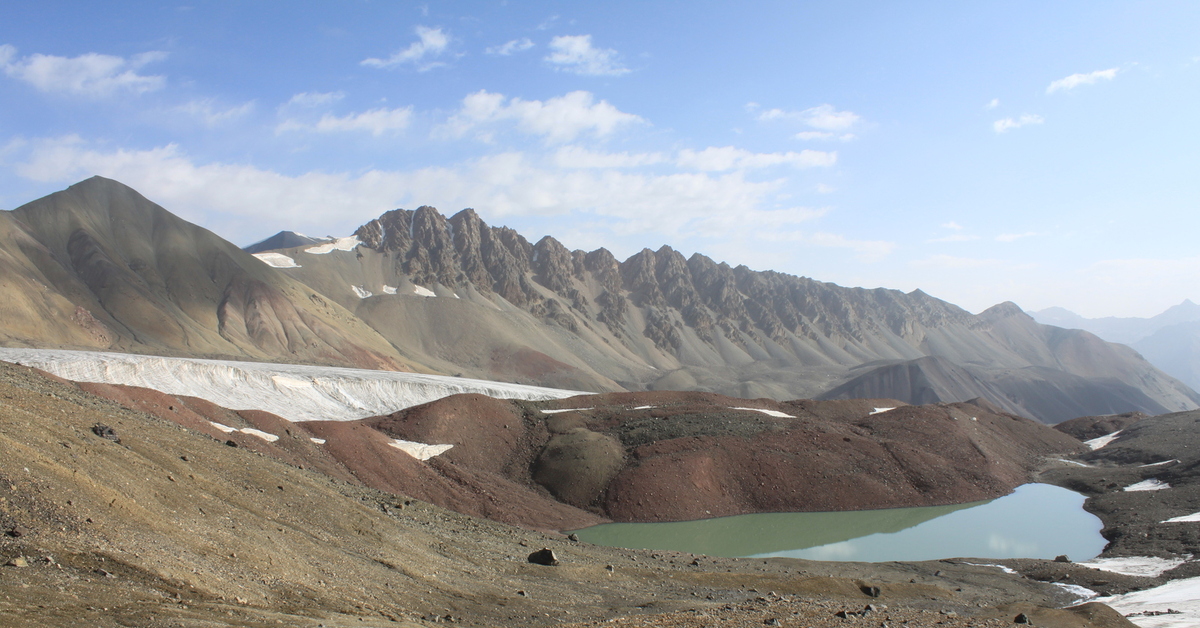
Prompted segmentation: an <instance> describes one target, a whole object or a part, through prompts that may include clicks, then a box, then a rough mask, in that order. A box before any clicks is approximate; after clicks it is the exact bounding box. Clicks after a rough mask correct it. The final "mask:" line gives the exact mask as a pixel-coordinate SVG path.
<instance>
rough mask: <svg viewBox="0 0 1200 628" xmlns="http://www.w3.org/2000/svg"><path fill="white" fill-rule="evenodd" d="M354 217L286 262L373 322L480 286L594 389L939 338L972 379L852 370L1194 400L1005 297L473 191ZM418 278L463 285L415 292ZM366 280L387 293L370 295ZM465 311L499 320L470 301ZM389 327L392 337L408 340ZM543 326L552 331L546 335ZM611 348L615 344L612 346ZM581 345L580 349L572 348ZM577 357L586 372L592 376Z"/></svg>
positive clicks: (1130, 355) (870, 353)
mask: <svg viewBox="0 0 1200 628" xmlns="http://www.w3.org/2000/svg"><path fill="white" fill-rule="evenodd" d="M354 235H355V237H357V238H358V239H359V240H360V241H361V246H359V247H358V249H357V250H356V251H355V252H354V253H353V254H351V253H349V252H336V251H335V252H333V253H332V254H324V255H308V254H305V253H304V249H302V248H300V249H289V250H288V251H287V252H288V253H290V254H292V255H295V256H296V258H297V262H298V263H299V265H300V266H302V267H303V268H294V269H293V268H286V269H282V270H283V271H284V272H287V273H289V274H292V275H293V276H295V277H297V278H299V279H301V280H302V281H305V282H306V283H309V284H310V285H312V286H313V287H315V288H317V289H319V290H322V291H323V292H325V293H326V294H330V295H339V297H338V298H340V299H341V300H340V302H341V303H342V304H343V305H345V306H346V307H347V308H351V309H355V311H356V312H357V313H358V314H359V315H360V316H362V317H363V318H364V320H367V321H368V322H369V323H371V324H372V325H374V326H375V327H376V328H377V329H383V328H384V327H386V326H387V325H388V321H389V320H395V319H396V318H398V317H403V318H406V319H414V318H416V319H420V318H422V317H440V316H445V315H450V310H455V311H456V313H457V314H459V315H463V310H469V309H470V308H471V307H472V305H470V304H475V305H481V306H482V307H481V308H479V311H478V312H476V313H478V314H481V315H482V318H484V319H486V318H487V317H488V316H487V314H488V313H487V312H485V310H487V309H489V307H490V308H492V309H496V308H497V307H498V308H500V309H504V310H506V314H508V315H510V316H513V317H523V318H522V320H524V321H526V322H527V323H529V324H531V325H534V326H535V327H536V333H534V334H525V335H524V336H522V337H521V338H520V339H519V340H518V344H523V345H524V346H529V347H535V348H536V352H539V353H542V354H543V355H545V356H547V357H549V358H551V359H552V360H555V361H558V362H560V363H561V364H562V365H564V366H566V367H569V368H571V369H576V370H577V371H578V372H576V373H575V375H574V376H571V377H567V379H568V380H569V381H572V382H573V383H574V385H578V386H583V387H585V388H586V387H591V388H592V389H594V390H597V389H601V390H602V389H605V388H604V387H603V386H597V385H596V381H597V377H595V376H599V378H600V380H601V383H602V384H603V381H602V380H608V381H611V382H613V383H615V384H617V385H618V386H620V387H622V388H626V389H639V388H643V387H645V388H650V389H698V390H708V391H713V392H721V393H723V394H737V395H740V396H743V397H756V396H765V397H774V398H776V399H787V398H795V397H808V396H817V395H819V394H821V393H827V394H828V393H830V391H831V389H833V388H835V386H837V385H838V384H841V383H843V382H845V381H846V380H847V379H848V377H849V376H850V375H851V373H850V372H849V369H851V368H857V367H861V366H862V365H863V364H870V363H877V364H879V365H880V366H881V367H882V368H886V367H887V366H888V365H894V364H897V363H909V362H913V361H918V362H914V363H919V361H921V360H925V359H926V358H929V357H931V356H932V357H938V358H941V359H944V360H946V361H948V363H950V364H952V365H954V368H957V369H963V370H964V371H963V372H964V373H967V374H968V375H967V376H965V379H964V381H968V380H969V382H970V383H969V384H967V385H963V386H950V387H946V386H933V387H925V388H926V390H924V391H922V390H916V389H914V388H913V387H912V386H911V384H912V382H911V381H909V382H901V381H899V380H896V379H895V378H887V377H885V376H883V374H882V371H881V372H880V373H879V374H876V375H874V376H872V375H870V373H867V374H864V373H863V370H862V369H861V368H859V369H858V370H856V371H855V372H854V373H853V374H852V375H853V376H855V379H856V380H857V381H858V383H859V384H860V385H861V384H862V382H863V378H864V377H866V378H867V379H870V378H871V377H876V378H882V379H881V382H883V385H874V386H869V388H870V389H871V391H872V393H873V394H871V395H870V396H873V397H892V398H896V399H900V400H903V401H906V402H909V403H928V402H932V401H965V400H967V399H972V398H975V397H981V396H982V397H984V398H987V399H989V400H991V401H992V402H993V403H995V404H997V406H998V407H1001V408H1004V409H1005V410H1007V411H1009V412H1014V413H1019V414H1023V415H1026V416H1036V417H1039V418H1042V419H1043V420H1049V421H1058V420H1063V419H1066V418H1071V417H1073V416H1077V415H1076V414H1072V413H1073V412H1081V413H1085V414H1086V413H1093V414H1100V413H1105V412H1115V411H1129V410H1130V409H1142V410H1143V411H1147V412H1163V411H1168V410H1171V409H1177V408H1184V407H1192V406H1194V405H1195V404H1196V403H1197V402H1200V397H1197V396H1196V394H1195V393H1194V392H1192V391H1191V390H1189V389H1188V388H1187V387H1186V386H1183V385H1181V384H1180V383H1179V382H1177V381H1174V380H1171V378H1169V377H1166V376H1164V375H1163V374H1162V373H1159V372H1157V371H1156V370H1155V369H1153V367H1151V366H1150V365H1149V364H1146V363H1145V361H1144V360H1142V359H1141V358H1140V356H1138V355H1137V354H1136V353H1134V352H1132V351H1129V350H1128V349H1127V348H1124V347H1120V346H1118V345H1112V344H1109V343H1105V342H1103V341H1101V340H1100V339H1098V338H1096V337H1095V336H1092V335H1091V334H1087V333H1084V332H1077V331H1071V330H1061V329H1057V328H1053V327H1048V326H1043V325H1039V324H1037V323H1036V322H1035V321H1033V319H1032V318H1030V317H1029V316H1028V315H1026V314H1025V313H1024V312H1022V311H1021V310H1020V308H1019V307H1017V306H1016V305H1014V304H1011V303H1004V304H1000V305H998V306H995V307H993V308H990V309H989V310H987V311H985V312H983V313H981V314H979V315H973V314H971V313H970V312H967V311H966V310H963V309H961V308H959V307H957V306H954V305H952V304H950V303H947V302H945V301H941V300H939V299H936V298H934V297H931V296H929V295H927V294H925V293H923V292H921V291H920V290H916V291H913V292H911V293H907V294H906V293H903V292H900V291H897V290H887V289H882V288H879V289H863V288H844V287H841V286H837V285H835V284H831V283H825V282H820V281H816V280H813V279H810V278H806V277H797V276H793V275H788V274H784V273H779V272H774V271H762V272H760V271H754V270H751V269H749V268H748V267H746V266H737V267H731V266H730V265H728V264H726V263H718V262H715V261H714V260H712V259H710V258H708V257H706V256H704V255H702V254H699V253H697V254H693V255H692V256H691V257H687V258H685V257H684V256H683V255H682V254H681V253H679V252H678V251H675V250H673V249H672V248H670V247H669V246H663V247H661V248H660V249H658V250H657V251H651V250H649V249H644V250H642V251H640V252H639V253H637V254H635V255H633V256H631V257H629V258H628V259H626V260H624V261H618V260H617V259H616V258H615V257H614V256H613V255H612V254H611V253H610V252H609V251H607V250H606V249H603V248H601V249H597V250H595V251H591V252H585V251H580V250H575V251H570V250H568V249H567V248H566V247H565V246H563V245H562V244H561V243H560V242H558V241H557V240H555V239H554V238H553V237H551V236H545V237H543V238H541V239H540V240H538V241H537V242H536V243H531V242H530V241H529V240H527V239H526V238H524V237H523V236H522V235H521V234H519V233H517V232H516V231H514V230H512V229H510V228H507V227H492V226H489V225H487V224H486V223H484V222H483V221H482V219H480V217H479V215H478V214H477V213H476V212H475V211H474V210H472V209H464V210H462V211H460V212H458V213H457V214H454V215H452V216H450V217H448V218H447V217H445V216H443V215H442V214H440V213H439V212H438V211H437V210H436V209H434V208H432V207H428V206H423V207H420V208H418V209H416V210H404V209H397V210H392V211H389V212H387V213H385V214H383V215H382V216H380V217H379V218H377V219H375V220H372V221H370V222H368V223H366V224H365V225H363V226H362V227H360V228H359V229H358V230H357V231H356V232H355V234H354ZM351 255H353V258H351ZM334 267H336V268H337V272H333V271H332V269H333V268H334ZM410 285H411V288H409V287H408V286H410ZM395 286H404V287H402V288H401V289H399V293H398V295H397V296H390V295H381V294H379V293H380V292H381V291H385V292H386V291H387V290H388V288H389V287H391V288H392V289H393V290H395ZM351 288H354V289H353V290H352V289H351ZM420 290H432V291H433V292H434V293H437V294H439V295H442V296H452V297H459V299H455V300H453V301H451V300H445V299H414V298H413V297H412V294H411V293H412V292H414V291H415V292H420ZM364 291H366V292H371V293H372V294H374V295H377V296H378V297H380V298H376V297H375V296H373V297H371V298H366V299H364V298H362V292H364ZM406 293H408V294H407V295H406ZM432 301H438V302H439V303H438V304H437V306H434V305H433V304H432V303H430V302H432ZM383 302H387V303H388V304H389V305H387V306H384V305H382V304H381V303H383ZM398 303H403V304H405V305H397V304H398ZM356 304H357V305H356ZM497 304H499V305H497ZM434 309H436V310H437V311H436V312H434V311H432V310H434ZM462 320H463V325H473V324H472V322H470V321H474V322H476V323H479V324H478V325H473V326H475V327H478V328H481V329H486V328H488V327H489V325H490V323H484V322H482V319H480V318H475V317H473V316H470V315H463V319H462ZM409 329H410V330H411V325H410V327H409ZM395 331H398V330H395ZM383 333H384V335H385V336H387V337H388V338H389V340H392V342H393V343H397V345H398V346H401V345H404V344H405V343H406V342H407V341H406V340H405V339H404V338H401V337H399V334H397V333H389V332H388V331H383ZM547 336H548V337H551V338H554V339H557V340H554V341H552V342H548V343H547V342H545V341H546V337H547ZM564 338H566V339H570V341H571V342H560V341H561V340H562V339H564ZM508 340H509V339H508V338H505V339H503V340H500V341H497V342H500V343H503V342H508ZM581 341H582V342H581ZM478 342H481V343H482V344H481V345H480V346H485V347H492V346H493V345H491V344H489V343H488V341H486V340H479V341H478ZM547 345H550V346H547ZM555 345H557V346H555ZM564 348H567V349H569V351H567V352H565V353H564V352H563V351H562V349H564ZM492 350H493V351H494V350H495V349H492ZM414 351H415V350H414ZM614 352H616V353H617V354H618V356H617V357H618V358H619V359H617V360H612V357H613V356H612V354H613V353H614ZM409 354H410V355H411V354H412V353H411V352H409ZM572 354H573V355H574V356H575V357H580V356H582V357H583V358H584V359H583V360H582V361H581V362H582V363H579V362H576V363H573V364H572V360H571V358H572ZM600 354H604V355H600ZM459 363H461V361H460V362H459ZM648 367H653V368H648ZM500 370H501V371H502V370H503V369H500ZM551 370H552V369H551ZM563 370H566V369H563ZM582 372H590V374H593V375H594V376H592V377H591V378H590V383H589V378H587V377H584V376H583V375H581V374H580V373H582ZM474 374H475V375H477V376H487V374H481V373H479V372H474ZM501 374H502V373H501ZM550 375H551V373H549V372H543V373H541V374H540V376H541V377H547V376H550ZM560 375H561V372H560ZM535 381H538V383H546V382H545V381H544V380H540V381H539V380H535ZM852 387H853V386H851V388H852ZM608 389H612V388H611V387H609V388H608ZM844 391H845V390H843V392H844Z"/></svg>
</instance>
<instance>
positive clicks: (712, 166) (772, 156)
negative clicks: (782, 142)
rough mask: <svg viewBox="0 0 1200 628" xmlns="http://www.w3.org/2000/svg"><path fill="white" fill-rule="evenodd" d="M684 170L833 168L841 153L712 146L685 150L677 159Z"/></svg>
mask: <svg viewBox="0 0 1200 628" xmlns="http://www.w3.org/2000/svg"><path fill="white" fill-rule="evenodd" d="M675 162H676V164H677V165H679V166H680V167H681V168H688V169H692V170H701V171H707V172H720V171H725V170H747V169H754V168H768V167H771V166H779V165H789V166H793V167H795V168H813V167H817V166H832V165H833V164H834V163H836V162H837V153H831V152H823V151H818V150H802V151H800V152H798V153H796V152H790V151H789V152H786V153H752V152H750V151H748V150H745V149H741V148H735V147H733V146H722V147H716V146H711V147H709V148H706V149H704V150H702V151H693V150H689V149H684V150H681V151H679V155H678V157H677V158H676V160H675Z"/></svg>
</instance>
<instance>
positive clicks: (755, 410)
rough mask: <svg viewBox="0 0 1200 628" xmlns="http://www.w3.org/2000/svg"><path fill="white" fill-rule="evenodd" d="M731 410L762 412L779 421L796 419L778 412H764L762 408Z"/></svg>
mask: <svg viewBox="0 0 1200 628" xmlns="http://www.w3.org/2000/svg"><path fill="white" fill-rule="evenodd" d="M730 410H749V411H750V412H761V413H763V414H765V415H767V416H773V417H775V418H777V419H794V418H796V417H794V416H792V415H790V414H784V413H783V412H780V411H778V410H764V409H762V408H730Z"/></svg>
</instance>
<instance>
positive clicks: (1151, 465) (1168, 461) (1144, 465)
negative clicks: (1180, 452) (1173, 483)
mask: <svg viewBox="0 0 1200 628" xmlns="http://www.w3.org/2000/svg"><path fill="white" fill-rule="evenodd" d="M1172 462H1179V461H1178V460H1163V461H1162V462H1151V463H1150V464H1139V465H1138V468H1139V469H1143V468H1145V467H1157V466H1161V465H1164V464H1171V463H1172Z"/></svg>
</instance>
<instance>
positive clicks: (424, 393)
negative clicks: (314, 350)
mask: <svg viewBox="0 0 1200 628" xmlns="http://www.w3.org/2000/svg"><path fill="white" fill-rule="evenodd" d="M0 360H3V361H5V362H14V363H17V364H22V365H25V366H31V367H34V368H38V369H41V370H43V371H46V372H49V373H51V374H53V375H57V376H59V377H62V378H64V379H69V380H74V381H79V382H94V383H101V384H124V385H127V386H141V387H143V388H151V389H154V390H157V391H159V392H164V393H167V394H171V395H187V396H191V397H199V398H201V399H205V400H208V401H211V402H213V403H215V404H218V405H221V406H224V407H226V408H231V409H234V410H264V411H266V412H271V413H273V414H277V415H279V416H281V417H283V418H285V419H288V420H290V421H294V422H295V421H352V420H355V419H362V418H366V417H370V416H379V415H382V414H389V413H391V412H395V411H397V410H402V409H404V408H408V407H412V406H416V405H420V404H423V403H427V402H430V401H434V400H437V399H441V398H443V397H448V396H450V395H455V394H460V393H479V394H483V395H488V396H489V397H496V398H499V399H525V400H532V401H541V400H546V399H563V398H566V397H573V396H575V395H584V394H589V393H586V392H583V391H576V390H559V389H556V388H542V387H539V386H525V385H522V384H508V383H503V382H492V381H487V380H481V379H468V378H462V377H450V376H445V375H422V374H418V373H398V372H395V371H374V370H369V369H354V368H344V367H333V366H309V365H302V364H275V363H267V362H236V361H229V360H203V359H198V358H171V357H160V356H150V355H134V354H128V353H108V352H98V351H70V350H59V349H22V348H0Z"/></svg>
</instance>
